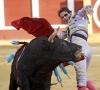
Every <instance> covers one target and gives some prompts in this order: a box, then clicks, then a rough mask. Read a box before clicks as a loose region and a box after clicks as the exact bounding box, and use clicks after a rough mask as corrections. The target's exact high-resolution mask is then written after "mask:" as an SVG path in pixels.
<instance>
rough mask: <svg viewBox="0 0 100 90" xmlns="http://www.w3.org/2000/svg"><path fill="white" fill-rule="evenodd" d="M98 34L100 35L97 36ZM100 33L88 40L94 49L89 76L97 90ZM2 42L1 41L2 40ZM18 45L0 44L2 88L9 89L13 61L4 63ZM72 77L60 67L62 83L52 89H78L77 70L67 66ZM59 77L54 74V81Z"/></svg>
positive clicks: (99, 83) (99, 84) (98, 85)
mask: <svg viewBox="0 0 100 90" xmlns="http://www.w3.org/2000/svg"><path fill="white" fill-rule="evenodd" d="M97 36H98V37H97ZM99 36H100V34H99V35H98V34H96V35H90V37H91V38H89V40H88V42H89V44H90V46H91V49H92V53H93V56H92V60H91V62H90V65H89V68H88V71H87V77H88V78H89V79H90V80H91V81H92V82H93V84H94V85H95V86H96V87H97V90H100V38H99ZM0 43H1V42H0ZM17 48H18V46H13V45H12V46H11V45H10V46H9V45H0V90H8V87H9V81H10V80H9V78H10V71H11V63H8V64H6V65H4V62H5V60H6V58H7V56H8V55H10V54H11V53H12V52H14V51H16V49H17ZM66 69H67V71H68V73H69V75H70V77H71V79H69V78H68V77H67V75H65V74H64V73H63V72H62V71H61V70H60V68H59V67H58V70H59V73H60V76H61V78H62V85H63V87H61V85H60V83H58V84H56V85H53V86H52V87H51V90H77V88H76V80H75V71H74V67H73V66H67V67H66ZM57 82H58V81H57V78H56V77H55V75H54V74H53V75H52V83H57ZM87 90H88V89H87Z"/></svg>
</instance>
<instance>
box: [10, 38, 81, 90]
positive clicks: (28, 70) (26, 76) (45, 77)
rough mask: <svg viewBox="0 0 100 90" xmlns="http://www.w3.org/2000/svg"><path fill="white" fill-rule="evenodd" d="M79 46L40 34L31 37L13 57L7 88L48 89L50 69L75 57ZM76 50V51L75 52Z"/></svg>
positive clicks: (25, 89) (23, 89)
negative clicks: (51, 39) (49, 39)
mask: <svg viewBox="0 0 100 90" xmlns="http://www.w3.org/2000/svg"><path fill="white" fill-rule="evenodd" d="M80 49H81V46H79V45H76V44H73V43H70V42H67V41H65V40H62V39H58V38H55V39H54V42H53V43H50V42H48V38H47V37H44V36H41V37H38V38H35V39H33V40H32V41H31V42H30V43H29V44H28V45H27V46H26V47H24V48H23V49H21V50H20V51H19V52H18V53H17V54H16V55H15V58H14V61H13V63H12V68H11V74H10V85H9V90H17V88H18V87H20V88H21V89H22V90H50V85H51V76H52V71H53V70H54V68H56V67H57V66H58V65H59V64H60V63H62V62H65V61H70V60H75V59H76V56H77V55H76V54H78V55H80V54H79V53H81V50H80ZM77 52H78V53H77Z"/></svg>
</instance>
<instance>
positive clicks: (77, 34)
mask: <svg viewBox="0 0 100 90" xmlns="http://www.w3.org/2000/svg"><path fill="white" fill-rule="evenodd" d="M72 36H77V37H80V38H83V39H85V40H86V41H87V37H85V36H84V35H82V34H79V33H75V34H72V35H71V38H72ZM71 38H70V40H71Z"/></svg>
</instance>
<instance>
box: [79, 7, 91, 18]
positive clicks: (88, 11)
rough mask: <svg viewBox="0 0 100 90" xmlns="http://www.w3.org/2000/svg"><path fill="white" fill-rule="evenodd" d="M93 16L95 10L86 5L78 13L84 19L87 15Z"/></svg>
mask: <svg viewBox="0 0 100 90" xmlns="http://www.w3.org/2000/svg"><path fill="white" fill-rule="evenodd" d="M88 14H89V15H92V14H93V8H92V6H91V5H86V6H84V7H83V8H82V9H81V10H79V11H78V12H77V15H78V16H79V17H80V18H82V17H85V16H86V15H88Z"/></svg>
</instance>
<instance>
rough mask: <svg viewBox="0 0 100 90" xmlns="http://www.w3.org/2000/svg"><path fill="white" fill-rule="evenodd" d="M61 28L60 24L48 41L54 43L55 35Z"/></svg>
mask: <svg viewBox="0 0 100 90" xmlns="http://www.w3.org/2000/svg"><path fill="white" fill-rule="evenodd" d="M59 29H60V26H59V27H58V28H57V29H56V30H55V31H54V32H53V33H52V34H51V35H50V37H49V38H48V42H51V43H53V42H54V40H53V39H54V37H55V36H56V35H57V33H58V31H59Z"/></svg>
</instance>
